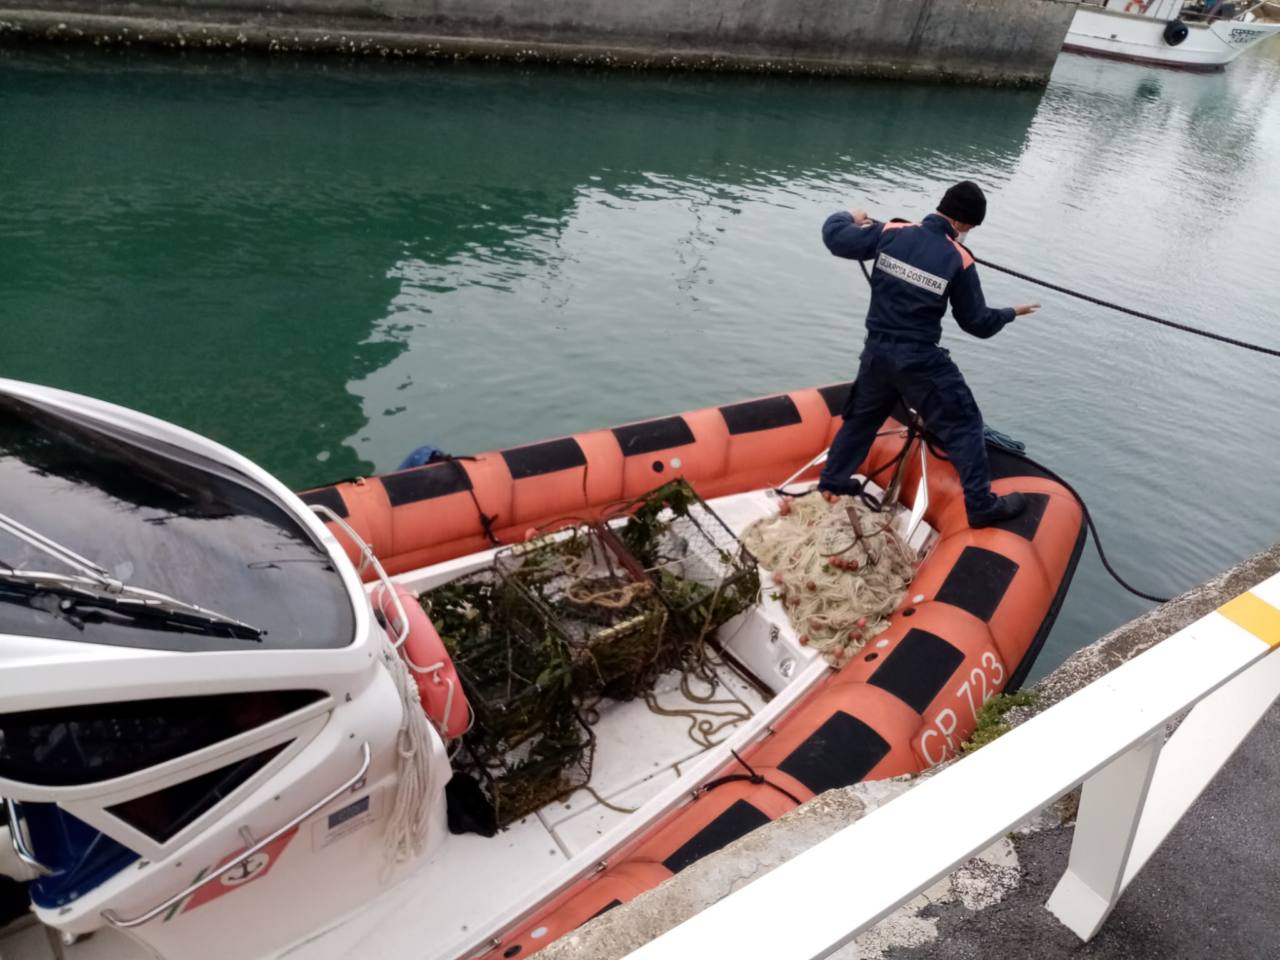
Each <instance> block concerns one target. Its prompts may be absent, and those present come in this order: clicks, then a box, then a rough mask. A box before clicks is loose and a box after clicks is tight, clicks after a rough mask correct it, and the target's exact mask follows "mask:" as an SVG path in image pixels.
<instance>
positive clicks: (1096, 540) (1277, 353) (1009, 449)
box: [858, 247, 1280, 603]
mask: <svg viewBox="0 0 1280 960" xmlns="http://www.w3.org/2000/svg"><path fill="white" fill-rule="evenodd" d="M964 249H965V250H967V251H968V252H969V256H971V257H973V259H974V262H975V263H980V264H982V265H983V266H984V267H990V268H991V269H992V270H998V271H1000V272H1002V273H1007V274H1009V275H1010V276H1012V277H1017V278H1018V279H1019V280H1026V281H1027V282H1028V283H1034V284H1038V285H1039V286H1042V287H1047V288H1048V289H1050V290H1055V291H1057V292H1059V293H1065V294H1066V295H1067V296H1071V297H1078V298H1080V299H1081V300H1086V301H1088V302H1089V303H1094V304H1097V305H1098V306H1101V307H1108V308H1110V309H1112V310H1118V311H1119V312H1120V313H1125V314H1129V315H1130V316H1134V317H1137V318H1139V319H1140V320H1150V321H1152V322H1153V323H1159V324H1162V325H1164V326H1166V327H1171V328H1173V329H1175V330H1181V331H1184V332H1186V333H1193V334H1196V335H1197V336H1201V337H1207V338H1208V339H1210V340H1217V341H1220V342H1221V343H1226V344H1228V345H1230V346H1233V347H1242V348H1243V349H1245V350H1254V351H1256V352H1258V353H1264V354H1267V355H1268V356H1273V357H1280V350H1273V349H1271V348H1270V347H1263V346H1259V345H1258V344H1256V343H1247V342H1245V341H1244V340H1236V339H1234V338H1232V337H1226V336H1223V335H1222V334H1220V333H1212V332H1211V331H1208V330H1200V329H1198V328H1196V327H1191V326H1187V325H1186V324H1183V323H1175V322H1174V321H1172V320H1165V319H1162V318H1161V317H1157V316H1154V315H1153V314H1150V313H1143V312H1142V311H1140V310H1131V309H1130V308H1128V307H1122V306H1120V305H1119V304H1117V303H1111V302H1109V301H1107V300H1101V299H1099V298H1098V297H1093V296H1090V295H1089V294H1086V293H1079V292H1078V291H1075V290H1070V289H1068V288H1066V287H1061V286H1058V285H1057V284H1053V283H1049V282H1048V281H1047V280H1040V279H1039V278H1037V277H1033V276H1030V275H1028V274H1025V273H1022V272H1020V271H1018V270H1014V269H1012V268H1010V267H1003V266H1000V265H999V264H997V263H992V262H991V261H990V260H983V259H981V258H979V257H976V256H974V255H973V251H971V250H969V248H968V247H965V248H964ZM858 267H859V269H861V270H862V275H863V276H864V277H866V279H867V284H868V285H870V284H871V273H870V272H869V271H868V270H867V265H866V264H865V263H863V262H862V261H861V260H859V261H858ZM926 428H927V425H926ZM998 436H999V438H1000V439H1002V440H1004V441H1008V440H1009V438H1008V437H1005V436H1004V435H1003V434H999V435H998ZM931 439H932V438H931V437H929V435H928V434H927V433H926V434H925V442H926V443H930V442H931ZM999 446H1000V447H1001V449H1002V450H1004V451H1005V452H1006V453H1008V454H1009V455H1010V456H1013V457H1017V458H1018V459H1019V460H1023V461H1025V462H1026V463H1029V464H1031V466H1033V467H1035V468H1036V469H1038V470H1040V471H1041V472H1043V473H1044V474H1045V475H1046V476H1048V477H1049V478H1050V479H1051V480H1055V481H1057V482H1058V483H1060V484H1062V486H1064V487H1066V489H1067V492H1068V493H1070V494H1071V495H1072V496H1073V497H1075V499H1076V503H1078V504H1080V512H1081V513H1083V514H1084V521H1085V524H1086V525H1087V526H1088V528H1089V532H1090V533H1092V534H1093V548H1094V549H1095V550H1097V551H1098V559H1099V560H1101V561H1102V567H1103V569H1104V570H1106V571H1107V573H1108V574H1110V576H1111V579H1112V580H1114V581H1115V582H1116V583H1117V584H1119V585H1120V586H1121V587H1122V588H1123V589H1125V590H1127V591H1128V592H1129V593H1131V594H1133V595H1134V596H1135V597H1141V598H1142V599H1143V600H1150V601H1151V602H1152V603H1168V602H1169V599H1170V598H1169V597H1158V596H1156V595H1155V594H1151V593H1147V592H1146V591H1144V590H1139V589H1138V588H1137V587H1135V586H1133V585H1131V584H1130V583H1129V582H1128V581H1127V580H1125V579H1124V577H1122V576H1120V574H1119V573H1117V572H1116V569H1115V567H1113V566H1111V561H1110V560H1108V559H1107V554H1106V551H1104V550H1103V549H1102V538H1101V537H1099V536H1098V528H1097V526H1096V525H1095V524H1094V522H1093V515H1092V514H1091V513H1089V507H1088V505H1087V504H1086V503H1085V502H1084V497H1082V496H1080V494H1079V492H1078V491H1077V490H1076V488H1075V487H1073V486H1072V485H1071V484H1069V483H1067V481H1066V480H1064V479H1062V477H1060V476H1058V475H1057V474H1056V473H1054V472H1053V471H1052V470H1050V469H1049V468H1048V467H1046V466H1045V465H1044V464H1042V463H1038V462H1036V461H1035V460H1033V459H1031V458H1030V457H1029V456H1027V455H1026V453H1024V452H1023V451H1022V450H1017V449H1014V448H1013V446H1012V445H1011V444H1009V443H1007V442H1006V443H1000V444H999ZM929 450H930V452H931V453H934V454H935V455H938V451H936V450H934V449H933V446H932V444H931V445H930V447H929ZM941 459H946V458H945V457H942V458H941Z"/></svg>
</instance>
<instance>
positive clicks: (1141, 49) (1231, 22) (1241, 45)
mask: <svg viewBox="0 0 1280 960" xmlns="http://www.w3.org/2000/svg"><path fill="white" fill-rule="evenodd" d="M1262 6H1263V4H1255V5H1254V6H1251V7H1248V8H1247V9H1245V8H1243V7H1242V6H1241V5H1237V4H1235V3H1224V2H1222V0H1218V2H1217V3H1206V2H1203V0H1194V2H1185V0H1145V2H1144V0H1103V2H1101V3H1091V2H1085V3H1081V4H1080V7H1079V8H1078V9H1077V10H1076V15H1075V19H1073V20H1072V21H1071V28H1070V30H1068V31H1067V39H1066V42H1065V43H1064V44H1063V49H1064V50H1067V51H1070V52H1072V53H1085V54H1091V55H1094V56H1101V57H1112V58H1114V59H1118V60H1132V61H1136V62H1139V63H1153V64H1159V65H1162V66H1168V67H1181V68H1183V69H1186V70H1221V69H1223V68H1224V67H1225V66H1226V65H1227V64H1228V63H1230V62H1231V61H1232V60H1234V59H1235V58H1236V57H1238V56H1240V54H1242V53H1244V51H1245V50H1248V49H1249V48H1250V47H1252V46H1254V45H1255V44H1257V43H1260V42H1262V41H1263V40H1265V39H1267V38H1268V37H1270V36H1273V35H1274V34H1276V33H1278V32H1280V23H1275V22H1271V21H1270V20H1264V19H1262V18H1261V17H1259V16H1258V11H1259V9H1260V8H1261V7H1262Z"/></svg>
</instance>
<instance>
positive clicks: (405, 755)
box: [382, 642, 432, 874]
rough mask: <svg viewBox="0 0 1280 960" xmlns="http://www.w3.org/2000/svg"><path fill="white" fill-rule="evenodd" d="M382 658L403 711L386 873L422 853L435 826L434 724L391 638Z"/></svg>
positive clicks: (386, 846)
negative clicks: (432, 773) (432, 801)
mask: <svg viewBox="0 0 1280 960" xmlns="http://www.w3.org/2000/svg"><path fill="white" fill-rule="evenodd" d="M382 662H383V664H384V665H385V666H386V668H387V673H389V674H390V675H391V679H392V681H393V682H394V683H395V685H396V692H397V693H398V694H399V695H400V703H401V705H402V707H403V712H402V714H401V718H400V730H399V732H398V733H397V735H396V754H397V759H396V797H395V802H394V804H393V806H392V809H391V816H390V818H389V819H388V822H387V833H386V837H385V840H384V843H385V852H386V868H385V871H384V872H386V873H388V874H389V873H390V872H391V870H392V869H394V867H395V866H396V865H397V864H400V863H404V862H405V861H407V860H412V859H413V858H414V857H417V856H419V855H420V854H421V853H422V852H423V851H424V850H425V849H426V846H427V839H428V833H429V832H430V828H431V812H432V811H431V772H432V771H431V753H432V750H431V727H430V726H429V724H428V722H427V715H426V713H425V712H424V711H423V709H422V700H421V698H420V697H419V695H418V684H417V683H416V682H415V681H414V679H413V677H412V676H411V675H410V674H409V669H408V667H407V666H406V665H405V662H404V660H402V659H401V657H400V654H399V652H398V651H397V650H396V649H395V648H394V647H393V646H392V645H391V643H390V642H387V643H386V644H384V646H383V648H382Z"/></svg>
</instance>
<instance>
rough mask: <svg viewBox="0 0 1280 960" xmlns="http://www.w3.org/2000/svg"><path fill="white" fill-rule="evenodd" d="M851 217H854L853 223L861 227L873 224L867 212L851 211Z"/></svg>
mask: <svg viewBox="0 0 1280 960" xmlns="http://www.w3.org/2000/svg"><path fill="white" fill-rule="evenodd" d="M849 215H850V216H852V217H853V222H854V223H856V224H857V225H858V226H860V227H863V226H866V225H867V224H868V223H870V222H871V218H870V217H868V216H867V212H866V211H865V210H850V211H849Z"/></svg>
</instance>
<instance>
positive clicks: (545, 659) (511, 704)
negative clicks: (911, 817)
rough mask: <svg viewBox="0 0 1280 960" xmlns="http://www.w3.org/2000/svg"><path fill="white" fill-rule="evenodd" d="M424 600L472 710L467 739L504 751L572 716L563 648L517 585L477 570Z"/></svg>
mask: <svg viewBox="0 0 1280 960" xmlns="http://www.w3.org/2000/svg"><path fill="white" fill-rule="evenodd" d="M421 602H422V605H423V608H424V609H425V610H426V611H427V614H428V615H429V616H430V617H431V620H432V623H433V624H434V625H435V628H436V630H437V631H438V632H439V634H440V639H441V640H443V641H444V644H445V647H446V648H447V649H448V651H449V656H450V657H451V658H452V659H453V665H454V668H455V669H456V670H457V671H458V679H459V680H460V681H461V682H462V687H463V689H464V690H465V691H466V694H467V699H468V701H469V702H470V704H471V708H472V710H473V711H474V712H475V725H474V727H473V730H472V732H471V734H469V735H468V737H469V742H471V743H483V744H484V746H485V748H486V749H487V750H488V751H490V752H493V753H498V754H501V753H505V752H507V751H510V750H513V749H515V748H516V747H518V746H519V745H521V744H522V743H525V742H526V741H528V740H531V739H535V738H537V737H539V736H542V735H543V734H544V733H545V731H547V730H550V729H552V728H554V727H555V726H556V724H559V723H561V722H562V720H563V718H564V717H566V716H572V715H573V713H574V709H575V707H574V699H573V683H572V680H573V670H572V667H573V664H572V659H571V657H570V654H569V650H568V647H567V646H566V645H565V643H564V641H563V639H562V638H561V637H560V636H559V634H557V633H556V632H555V631H553V630H550V629H548V627H547V624H546V622H545V617H544V616H543V613H542V611H541V610H539V609H538V608H537V607H535V606H534V605H533V604H532V603H531V602H530V600H529V598H528V597H527V596H525V594H524V593H523V592H522V591H521V590H519V589H518V588H517V587H516V585H515V584H513V583H510V582H507V581H504V580H503V579H502V578H501V577H500V576H499V575H498V574H497V573H496V572H495V571H494V570H491V569H490V570H481V571H479V572H477V573H473V574H469V575H467V576H464V577H459V578H458V579H457V580H452V581H450V582H449V583H446V584H443V585H441V586H439V587H436V588H435V589H434V590H431V591H429V592H428V593H425V594H423V596H422V598H421Z"/></svg>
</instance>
